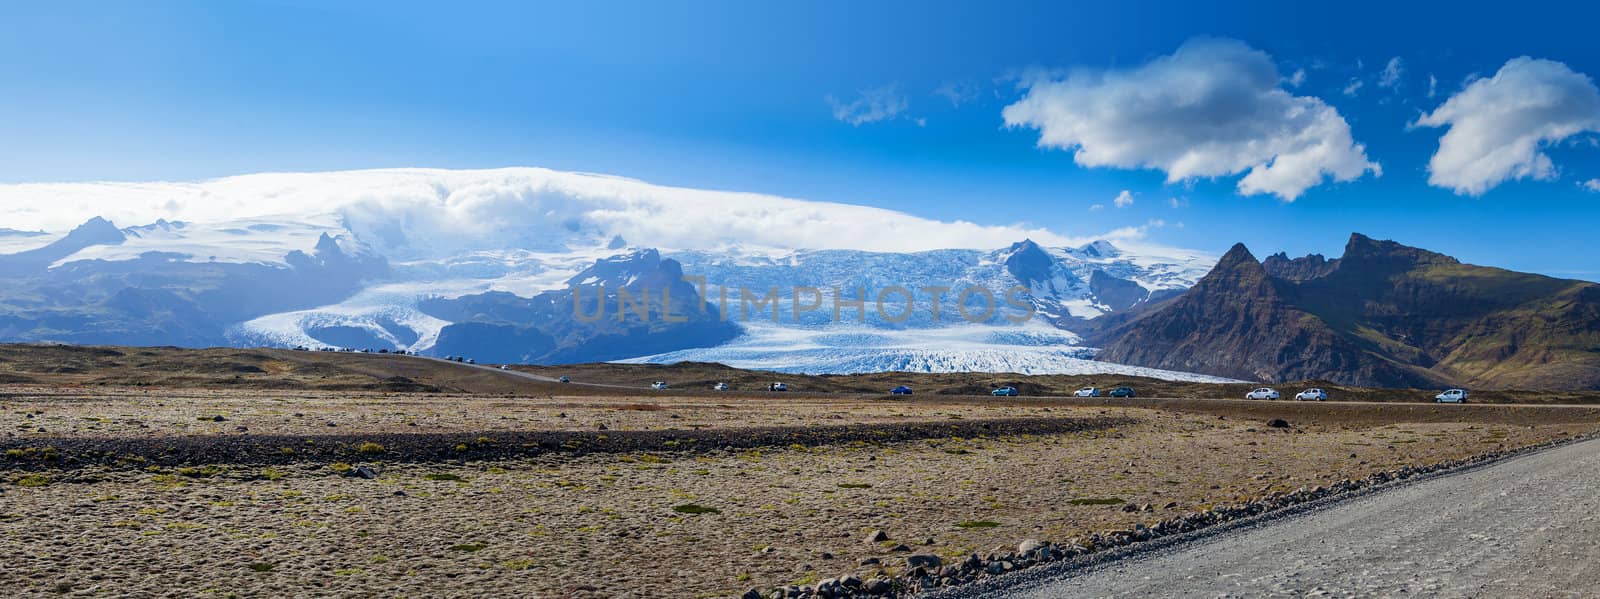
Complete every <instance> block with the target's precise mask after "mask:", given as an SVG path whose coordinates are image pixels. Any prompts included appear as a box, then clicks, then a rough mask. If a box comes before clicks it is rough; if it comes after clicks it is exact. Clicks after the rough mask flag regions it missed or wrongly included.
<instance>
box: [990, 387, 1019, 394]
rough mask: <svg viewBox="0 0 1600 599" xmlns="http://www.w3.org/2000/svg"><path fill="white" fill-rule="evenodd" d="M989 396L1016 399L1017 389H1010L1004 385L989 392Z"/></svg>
mask: <svg viewBox="0 0 1600 599" xmlns="http://www.w3.org/2000/svg"><path fill="white" fill-rule="evenodd" d="M989 395H993V396H995V397H1016V396H1017V388H1016V387H1012V386H1011V385H1006V386H1004V387H1001V388H999V389H995V390H994V391H990V392H989Z"/></svg>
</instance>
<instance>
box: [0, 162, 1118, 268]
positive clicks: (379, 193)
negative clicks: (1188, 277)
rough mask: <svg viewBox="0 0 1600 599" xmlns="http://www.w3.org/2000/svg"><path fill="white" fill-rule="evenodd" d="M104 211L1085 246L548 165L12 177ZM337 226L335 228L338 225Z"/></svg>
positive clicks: (495, 232)
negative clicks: (143, 179) (148, 179)
mask: <svg viewBox="0 0 1600 599" xmlns="http://www.w3.org/2000/svg"><path fill="white" fill-rule="evenodd" d="M93 216H104V217H106V218H109V219H111V220H112V221H113V222H116V223H117V224H118V225H120V226H130V225H141V224H145V223H150V222H153V221H155V220H156V219H158V218H165V219H168V220H182V221H190V222H199V223H215V222H224V221H238V220H241V219H280V220H286V221H290V222H297V223H299V222H328V223H339V222H343V223H344V224H345V225H346V226H348V227H349V228H350V229H351V230H353V231H355V232H356V233H357V234H358V235H360V237H361V238H362V240H364V241H366V242H367V243H369V244H372V245H374V246H375V247H377V248H379V249H381V250H384V251H385V252H386V253H388V254H389V255H391V256H392V257H397V258H404V257H407V256H413V257H427V256H437V255H454V254H457V253H460V252H463V251H472V250H478V249H484V250H501V249H529V250H533V251H559V250H562V249H563V248H568V247H589V246H594V245H598V244H603V243H605V241H607V240H609V239H610V238H611V237H612V236H615V235H620V236H622V237H623V238H624V239H626V240H627V241H628V242H629V243H632V244H635V245H639V246H643V247H659V248H662V249H716V248H719V247H723V246H727V245H730V244H743V245H745V246H750V247H769V248H779V249H799V248H807V249H864V250H876V251H893V252H903V251H919V250H929V249H940V248H986V249H992V248H998V247H1005V246H1006V245H1009V244H1011V243H1013V242H1016V241H1018V240H1020V239H1024V238H1032V239H1033V240H1035V241H1038V242H1039V243H1042V244H1047V245H1079V244H1082V243H1086V242H1087V241H1089V240H1090V239H1091V238H1089V237H1068V236H1063V235H1059V234H1057V233H1054V232H1052V231H1049V230H1045V229H1040V228H1035V227H1027V226H1018V225H1012V226H994V225H980V224H976V223H971V222H966V221H937V220H931V219H926V218H921V217H917V216H913V215H910V214H906V213H903V212H896V211H892V210H884V209H881V208H873V207H868V206H860V205H851V204H838V203H831V202H813V201H806V200H797V199H790V198H783V197H777V196H771V195H763V194H754V193H738V192H728V191H710V190H703V189H691V188H683V187H667V186H661V185H652V184H650V183H645V182H642V181H637V180H633V179H625V178H620V177H611V176H605V175H594V174H585V173H570V172H561V171H553V170H547V169H540V168H506V169H493V170H441V169H381V170H366V171H343V172H326V173H265V174H256V175H244V176H238V177H227V178H222V179H213V180H208V181H198V182H175V183H28V184H11V185H0V223H6V226H8V227H12V228H18V229H43V230H48V231H54V232H61V231H65V230H67V229H71V228H72V227H74V226H76V225H77V224H79V223H81V222H83V221H85V220H87V219H89V218H90V217H93ZM333 226H337V225H336V224H335V225H333Z"/></svg>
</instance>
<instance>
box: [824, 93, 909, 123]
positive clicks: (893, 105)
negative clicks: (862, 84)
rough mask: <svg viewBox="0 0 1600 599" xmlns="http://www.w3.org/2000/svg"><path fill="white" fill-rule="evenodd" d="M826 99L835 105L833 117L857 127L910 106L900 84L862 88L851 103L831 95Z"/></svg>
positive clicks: (895, 113)
mask: <svg viewBox="0 0 1600 599" xmlns="http://www.w3.org/2000/svg"><path fill="white" fill-rule="evenodd" d="M824 100H826V101H827V102H828V105H829V106H831V107H833V118H836V119H839V120H840V121H844V122H846V123H850V124H851V125H852V126H856V127H860V126H861V125H864V124H867V123H876V122H879V121H886V120H889V119H892V118H894V117H896V116H898V115H899V114H900V113H902V112H905V111H906V108H907V107H908V106H910V103H909V102H908V101H907V100H906V97H905V95H904V94H901V93H900V86H898V85H895V84H889V85H885V86H883V87H877V88H873V89H865V90H861V93H860V95H859V96H857V97H856V99H854V100H851V101H850V102H849V103H844V102H840V101H839V100H838V99H836V98H834V97H833V96H831V95H830V96H828V97H826V98H824Z"/></svg>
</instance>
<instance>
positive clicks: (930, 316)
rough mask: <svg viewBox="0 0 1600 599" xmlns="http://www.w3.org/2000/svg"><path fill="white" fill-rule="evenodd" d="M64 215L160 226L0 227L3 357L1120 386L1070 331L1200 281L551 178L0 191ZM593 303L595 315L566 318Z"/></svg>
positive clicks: (1056, 247)
mask: <svg viewBox="0 0 1600 599" xmlns="http://www.w3.org/2000/svg"><path fill="white" fill-rule="evenodd" d="M56 196H60V199H61V200H63V201H67V200H70V203H71V205H74V206H78V207H85V206H87V207H89V209H104V211H105V214H111V215H113V216H117V218H124V217H125V218H139V217H140V216H141V215H139V214H133V215H130V214H127V213H126V212H127V210H126V209H127V207H128V206H129V205H140V204H141V202H140V201H139V200H141V199H143V198H144V197H145V196H149V197H151V198H153V197H161V198H165V199H164V200H163V201H162V202H159V203H144V204H145V205H150V206H159V207H161V208H160V209H159V210H157V214H155V215H151V214H144V215H143V216H145V217H148V216H155V218H148V219H147V220H142V221H134V222H132V223H127V222H121V223H117V224H113V221H112V220H110V219H108V218H104V217H102V216H101V215H95V216H94V217H93V218H89V219H87V220H86V222H83V223H82V224H81V225H79V226H77V227H76V228H72V229H70V230H64V231H58V230H56V229H53V228H51V226H50V225H51V223H50V222H42V221H37V220H36V221H34V222H29V221H27V220H25V219H22V218H21V217H22V216H24V215H23V214H22V213H18V214H15V215H7V214H4V211H5V209H4V208H0V216H16V217H18V219H17V220H16V221H15V222H16V224H17V225H19V226H23V227H25V228H27V229H32V228H33V227H35V226H37V227H38V228H39V229H41V230H39V231H31V230H17V229H7V230H4V231H0V278H3V279H7V281H6V283H7V290H6V291H3V292H0V340H5V341H37V340H60V341H72V342H95V343H129V344H177V345H219V344H230V345H258V344H267V345H282V346H308V347H363V348H364V347H372V348H390V349H406V350H411V351H419V352H440V353H453V354H468V355H474V356H479V357H482V358H484V359H493V360H504V361H512V360H527V361H540V362H571V361H591V360H619V359H621V360H634V361H654V362H659V361H673V360H683V359H694V360H715V361H721V362H726V363H729V364H731V365H735V366H746V367H760V368H769V369H778V370H789V371H803V372H860V371H867V370H923V371H955V370H987V371H1016V372H1035V373H1044V372H1087V371H1108V370H1113V371H1117V372H1121V371H1119V370H1116V368H1118V367H1117V366H1116V365H1106V364H1102V363H1096V362H1089V361H1087V360H1086V358H1088V357H1090V356H1091V355H1092V354H1093V350H1092V349H1090V348H1085V347H1081V340H1080V337H1079V336H1078V335H1076V334H1075V333H1074V332H1073V330H1074V329H1075V328H1077V327H1079V326H1081V325H1083V324H1084V323H1088V322H1091V321H1093V320H1094V319H1096V318H1099V317H1101V316H1104V315H1106V314H1113V313H1118V312H1122V311H1126V310H1129V309H1131V308H1134V307H1136V306H1138V305H1140V304H1143V303H1146V302H1150V301H1154V300H1159V299H1161V298H1162V297H1165V296H1167V295H1170V294H1173V293H1176V292H1179V291H1181V290H1183V289H1185V288H1187V287H1188V286H1189V285H1191V284H1193V282H1194V281H1195V280H1197V279H1199V278H1200V277H1201V276H1203V275H1204V274H1205V272H1206V271H1207V270H1208V269H1209V268H1210V266H1211V265H1212V264H1213V263H1214V261H1215V259H1214V257H1212V256H1209V255H1206V254H1204V253H1200V252H1192V251H1186V250H1175V249H1170V248H1159V247H1150V246H1147V245H1144V244H1141V243H1139V242H1138V241H1137V240H1129V239H1110V240H1108V239H1071V238H1066V237H1062V236H1059V235H1056V234H1054V233H1051V232H1049V231H1045V230H1041V229H1028V228H1022V227H989V226H979V225H974V224H971V223H962V222H940V221H930V220H926V219H921V218H917V217H914V216H910V215H906V214H903V213H897V212H892V211H887V210H880V209H875V208H867V207H862V206H850V205H842V204H829V203H823V202H807V201H803V200H793V199H787V198H776V197H772V196H762V195H756V194H739V193H729V192H712V191H701V190H690V189H681V188H669V187H660V186H654V185H650V184H647V183H643V182H639V181H632V180H627V179H619V178H615V177H606V176H599V175H585V174H578V173H561V172H556V171H547V170H543V169H499V170H492V171H437V170H424V169H405V170H384V171H354V172H346V173H317V174H281V175H250V176H246V177H234V178H229V179H219V180H214V181H206V182H200V183H183V184H103V187H102V188H96V187H95V186H94V185H92V184H72V185H64V186H60V187H58V188H52V187H50V186H47V185H38V184H32V185H25V186H0V200H3V201H10V200H11V199H15V198H19V197H21V198H26V199H27V200H28V201H30V202H34V203H37V202H39V201H41V200H40V198H48V197H56ZM130 196H132V197H130ZM219 204H222V205H226V206H230V207H232V209H231V210H229V211H227V214H228V215H229V216H230V217H229V218H219V217H218V214H220V213H219V212H218V210H217V207H218V205H219ZM3 205H8V204H5V203H4V202H0V206H3ZM30 214H31V213H30ZM118 215H120V216H118ZM180 217H184V218H180ZM775 224H782V226H775ZM129 225H131V226H129ZM664 292H665V293H664ZM586 294H587V296H586ZM650 294H655V295H654V296H651V295H650ZM661 295H668V296H669V297H661ZM641 296H645V297H641ZM598 297H604V298H605V302H606V303H605V304H604V305H605V306H607V307H608V308H610V309H611V312H610V313H607V314H605V315H604V317H603V318H601V319H598V320H591V319H586V318H584V310H590V311H591V312H590V313H591V314H592V310H593V309H598V308H599V307H600V306H601V304H596V303H594V302H596V301H597V300H596V299H595V298H598ZM639 299H642V300H643V301H642V303H640V302H636V303H635V304H634V305H632V306H627V305H624V306H623V309H618V306H617V305H616V302H618V301H622V302H627V301H630V300H639ZM856 301H859V302H860V304H856V303H854V302H856ZM880 302H881V303H882V304H883V305H884V307H883V308H881V309H880V307H879V304H880ZM813 304H815V305H814V306H813ZM629 309H631V310H632V311H631V312H628V313H627V314H624V318H623V319H622V320H617V315H618V314H623V313H624V312H626V311H628V310H629ZM639 315H644V316H645V317H646V318H644V319H638V320H637V321H630V320H628V317H637V316H639ZM1163 376H1168V377H1169V378H1178V377H1182V376H1184V375H1182V374H1181V373H1165V374H1164V375H1163Z"/></svg>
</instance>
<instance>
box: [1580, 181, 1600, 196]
mask: <svg viewBox="0 0 1600 599" xmlns="http://www.w3.org/2000/svg"><path fill="white" fill-rule="evenodd" d="M1579 185H1581V186H1582V187H1583V188H1584V189H1587V190H1589V191H1593V192H1596V193H1600V179H1590V180H1588V181H1584V182H1583V183H1580V184H1579Z"/></svg>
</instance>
